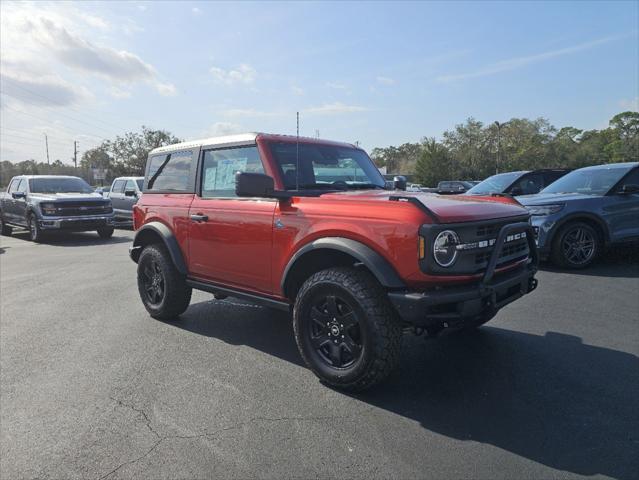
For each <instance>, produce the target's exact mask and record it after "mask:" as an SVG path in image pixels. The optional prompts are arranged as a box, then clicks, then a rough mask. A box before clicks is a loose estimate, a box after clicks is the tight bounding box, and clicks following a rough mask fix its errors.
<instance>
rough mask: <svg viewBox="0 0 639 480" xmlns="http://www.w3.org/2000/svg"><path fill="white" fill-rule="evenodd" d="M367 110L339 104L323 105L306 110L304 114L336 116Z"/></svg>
mask: <svg viewBox="0 0 639 480" xmlns="http://www.w3.org/2000/svg"><path fill="white" fill-rule="evenodd" d="M367 110H368V109H367V108H365V107H360V106H357V105H344V104H343V103H341V102H335V103H325V104H324V105H321V106H319V107H311V108H308V109H306V110H305V111H306V113H310V114H317V115H338V114H342V113H356V112H365V111H367Z"/></svg>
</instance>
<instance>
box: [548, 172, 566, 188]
mask: <svg viewBox="0 0 639 480" xmlns="http://www.w3.org/2000/svg"><path fill="white" fill-rule="evenodd" d="M563 176H564V174H563V172H547V173H544V188H545V187H547V186H548V185H550V184H551V183H553V182H554V181H555V180H559V179H560V178H561V177H563Z"/></svg>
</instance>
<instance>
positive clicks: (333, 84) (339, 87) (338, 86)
mask: <svg viewBox="0 0 639 480" xmlns="http://www.w3.org/2000/svg"><path fill="white" fill-rule="evenodd" d="M326 86H327V87H328V88H333V89H335V90H345V89H346V85H344V84H343V83H338V82H326Z"/></svg>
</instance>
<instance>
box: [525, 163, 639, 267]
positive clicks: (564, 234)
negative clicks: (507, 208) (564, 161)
mask: <svg viewBox="0 0 639 480" xmlns="http://www.w3.org/2000/svg"><path fill="white" fill-rule="evenodd" d="M517 200H518V201H519V202H520V203H522V204H523V205H524V206H526V208H528V211H529V212H530V214H531V215H532V224H533V226H534V228H535V234H536V239H537V244H538V246H539V250H540V253H541V255H542V256H545V257H549V258H550V259H551V260H552V261H553V263H555V264H556V265H557V266H560V267H565V268H584V267H587V266H588V265H590V264H591V263H592V262H594V261H595V259H596V258H597V256H598V255H599V254H600V253H601V252H602V251H603V249H604V247H606V246H608V245H613V244H620V243H625V242H633V241H638V240H639V163H617V164H608V165H598V166H595V167H586V168H581V169H579V170H575V171H573V172H571V173H569V174H567V175H566V176H564V177H562V178H560V179H559V180H557V181H556V182H555V183H553V184H552V185H550V186H549V187H546V188H545V189H544V190H542V191H541V193H539V194H537V195H528V196H522V197H518V198H517Z"/></svg>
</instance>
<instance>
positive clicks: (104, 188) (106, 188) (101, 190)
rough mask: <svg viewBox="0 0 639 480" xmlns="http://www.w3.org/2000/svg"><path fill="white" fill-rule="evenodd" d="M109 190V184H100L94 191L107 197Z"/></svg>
mask: <svg viewBox="0 0 639 480" xmlns="http://www.w3.org/2000/svg"><path fill="white" fill-rule="evenodd" d="M110 191H111V185H105V186H102V187H95V192H96V193H99V194H100V195H102V196H103V197H108V196H109V192H110Z"/></svg>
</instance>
